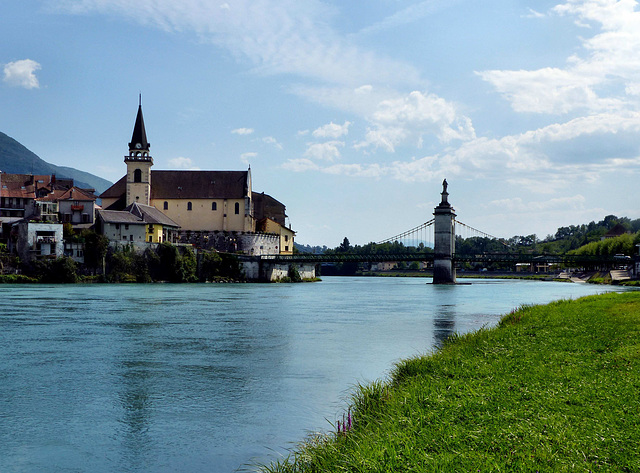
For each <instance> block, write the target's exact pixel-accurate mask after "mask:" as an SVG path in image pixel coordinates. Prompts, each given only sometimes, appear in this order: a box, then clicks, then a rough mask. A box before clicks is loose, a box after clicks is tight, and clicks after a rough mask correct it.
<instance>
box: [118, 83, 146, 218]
mask: <svg viewBox="0 0 640 473" xmlns="http://www.w3.org/2000/svg"><path fill="white" fill-rule="evenodd" d="M150 147H151V145H150V144H149V142H148V141H147V132H146V130H145V128H144V119H143V118H142V94H141V95H140V97H139V102H138V115H137V116H136V124H135V125H134V127H133V135H132V136H131V143H129V154H128V155H127V156H125V157H124V162H125V163H126V164H127V206H129V205H131V204H133V203H134V202H137V203H139V204H144V205H150V202H151V166H153V158H152V157H151V155H150V154H149V148H150Z"/></svg>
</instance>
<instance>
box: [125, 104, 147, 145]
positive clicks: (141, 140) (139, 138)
mask: <svg viewBox="0 0 640 473" xmlns="http://www.w3.org/2000/svg"><path fill="white" fill-rule="evenodd" d="M150 146H151V144H150V143H149V142H148V141H147V131H146V130H145V128H144V119H143V118H142V94H140V95H139V98H138V115H137V116H136V124H135V125H134V127H133V135H132V136H131V143H129V149H130V150H138V151H149V148H150Z"/></svg>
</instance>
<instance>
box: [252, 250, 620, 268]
mask: <svg viewBox="0 0 640 473" xmlns="http://www.w3.org/2000/svg"><path fill="white" fill-rule="evenodd" d="M259 258H260V259H262V260H263V261H268V262H273V263H282V264H286V263H316V264H320V263H347V262H352V263H376V262H384V261H424V262H430V261H433V260H434V254H433V253H424V252H421V253H371V254H350V253H334V254H321V255H320V254H312V253H298V254H295V255H263V256H260V257H259ZM453 261H454V263H485V264H491V263H513V264H515V263H530V264H536V263H541V264H543V263H551V264H553V263H556V264H564V265H569V266H578V265H585V266H586V265H598V264H602V265H616V264H620V260H619V259H618V258H616V257H615V256H589V255H552V254H532V253H523V254H517V253H481V254H478V253H476V254H463V253H455V254H454V255H453Z"/></svg>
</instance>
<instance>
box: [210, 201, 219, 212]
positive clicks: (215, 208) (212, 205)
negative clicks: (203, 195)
mask: <svg viewBox="0 0 640 473" xmlns="http://www.w3.org/2000/svg"><path fill="white" fill-rule="evenodd" d="M211 210H218V204H217V203H215V202H211Z"/></svg>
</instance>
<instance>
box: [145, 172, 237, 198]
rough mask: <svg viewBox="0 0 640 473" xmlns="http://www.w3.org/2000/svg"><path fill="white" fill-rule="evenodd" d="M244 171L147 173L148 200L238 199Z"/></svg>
mask: <svg viewBox="0 0 640 473" xmlns="http://www.w3.org/2000/svg"><path fill="white" fill-rule="evenodd" d="M247 173H248V171H151V198H152V199H242V198H244V197H245V196H246V195H247Z"/></svg>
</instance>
